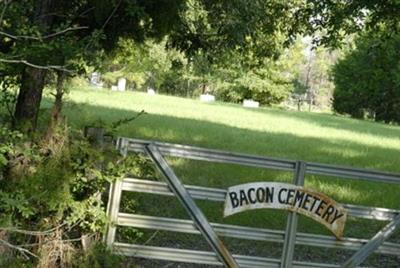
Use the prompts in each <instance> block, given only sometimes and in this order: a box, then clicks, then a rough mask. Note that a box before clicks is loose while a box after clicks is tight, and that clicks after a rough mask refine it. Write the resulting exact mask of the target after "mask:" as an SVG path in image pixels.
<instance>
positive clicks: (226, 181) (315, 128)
mask: <svg viewBox="0 0 400 268" xmlns="http://www.w3.org/2000/svg"><path fill="white" fill-rule="evenodd" d="M141 110H145V111H146V114H145V115H143V116H141V117H140V118H138V119H137V120H135V121H133V122H131V123H129V124H127V125H125V126H122V127H120V128H119V129H118V133H117V134H118V135H120V136H126V137H132V138H143V139H151V140H158V141H165V142H172V143H180V144H188V145H197V146H202V147H207V148H216V149H223V150H227V151H232V152H241V153H251V154H256V155H262V156H271V157H279V158H287V159H295V160H306V161H315V162H321V163H329V164H339V165H345V166H353V167H360V168H369V169H378V170H385V171H391V172H397V173H400V158H399V153H400V127H397V126H389V125H384V124H379V123H373V122H367V121H361V120H354V119H349V118H344V117H341V116H335V115H331V114H317V113H308V112H295V111H284V110H280V109H275V108H260V109H248V108H247V109H246V108H243V107H241V106H239V105H235V104H226V103H219V102H217V103H211V104H210V103H201V102H200V101H199V100H194V99H185V98H177V97H171V96H162V95H155V96H151V95H147V94H144V93H134V92H110V91H106V90H98V89H88V88H87V89H79V90H77V89H73V90H72V91H71V93H70V94H69V95H68V97H67V104H66V105H65V113H66V115H67V118H68V122H69V123H70V124H72V126H73V127H76V128H82V127H83V126H85V125H93V124H103V123H106V124H107V123H108V124H109V123H110V122H114V121H117V120H119V119H122V118H126V117H131V116H133V115H135V114H137V113H138V112H139V111H141ZM169 161H170V163H171V164H172V165H173V167H174V169H175V170H176V173H177V175H178V176H179V177H181V178H182V179H183V180H184V182H185V183H187V184H196V185H203V186H211V187H221V188H225V187H228V186H231V185H235V184H239V183H244V182H252V181H260V180H271V181H287V182H288V181H291V180H292V175H291V174H289V173H288V172H281V171H269V170H263V169H257V168H248V167H239V166H235V165H228V164H212V163H205V162H200V161H189V160H183V159H169ZM306 186H308V187H311V188H314V189H317V190H320V191H323V192H324V193H326V194H327V195H329V196H331V197H333V198H334V199H336V200H337V201H339V202H346V203H355V204H362V205H371V206H379V207H389V208H396V209H400V202H399V193H400V187H399V186H395V185H388V184H385V185H380V184H378V183H372V182H365V181H363V182H359V181H355V180H341V179H335V178H328V177H320V176H310V175H307V177H306ZM143 198H144V197H143ZM150 198H151V197H150ZM140 200H142V197H140ZM155 202H158V201H156V200H155V201H154V202H152V203H147V204H154V203H155ZM158 203H160V202H158ZM161 204H162V205H159V206H154V205H147V206H146V205H145V204H143V206H141V207H140V208H138V210H139V211H141V210H144V209H146V210H147V211H149V213H153V214H163V215H180V216H182V217H184V215H185V212H184V211H183V210H181V209H179V205H178V204H177V203H174V202H173V201H168V202H167V201H165V202H161ZM167 205H172V206H173V207H174V209H173V210H168V209H167ZM200 205H201V206H202V207H203V208H204V209H205V212H206V214H207V216H208V217H209V218H210V219H212V220H215V221H219V222H228V223H235V224H247V225H251V226H258V227H268V228H275V229H284V223H285V219H286V212H282V211H258V212H257V211H251V212H246V213H244V214H238V215H234V216H232V217H228V218H227V219H223V220H222V219H221V215H222V205H221V204H215V203H213V202H200ZM384 224H385V223H376V222H373V221H368V220H355V219H350V221H349V222H348V225H347V227H346V231H345V235H350V236H361V237H370V236H371V235H373V234H374V232H376V231H377V230H378V229H379V227H382V225H384ZM299 228H300V230H302V231H311V232H317V233H325V234H326V233H327V231H326V230H325V229H324V228H322V227H320V226H319V225H318V224H315V223H314V222H312V221H310V220H308V219H306V218H304V217H301V218H300V227H299ZM396 239H397V238H396Z"/></svg>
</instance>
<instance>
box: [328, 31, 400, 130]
mask: <svg viewBox="0 0 400 268" xmlns="http://www.w3.org/2000/svg"><path fill="white" fill-rule="evenodd" d="M399 47H400V35H399V34H396V35H391V36H388V35H387V30H386V29H385V28H381V30H380V31H375V32H371V31H368V32H366V33H364V34H363V35H361V36H360V37H359V38H358V39H357V40H356V48H355V49H354V50H352V51H349V52H348V53H347V54H346V55H345V56H344V58H343V59H341V60H340V61H339V62H338V64H337V65H336V66H335V67H334V69H333V75H334V82H335V87H336V88H335V92H334V103H333V107H334V109H335V111H337V112H339V113H345V114H349V115H351V116H353V117H356V118H364V117H368V118H371V119H374V120H376V121H384V122H386V123H389V122H397V123H398V122H400V109H399V107H400V76H399V70H400V64H399V63H400V50H399Z"/></svg>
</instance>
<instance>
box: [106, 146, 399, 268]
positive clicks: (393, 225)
mask: <svg viewBox="0 0 400 268" xmlns="http://www.w3.org/2000/svg"><path fill="white" fill-rule="evenodd" d="M117 149H119V150H120V152H121V153H122V154H123V155H125V156H126V155H127V153H128V152H129V151H134V152H141V153H146V154H147V156H149V157H150V158H151V160H152V161H153V163H154V164H155V165H156V167H157V169H158V171H159V172H160V173H161V175H162V177H164V179H165V180H166V182H167V184H168V186H169V188H170V190H171V191H172V192H173V193H174V196H176V197H177V198H178V200H179V201H180V203H181V204H182V205H183V207H184V208H185V209H186V211H187V213H188V214H189V216H190V217H191V218H192V220H193V222H194V224H195V226H196V228H197V229H198V230H199V231H200V233H201V234H202V236H203V237H204V238H205V239H206V241H207V242H208V244H209V245H210V246H211V248H212V249H213V250H214V252H215V254H216V256H217V257H218V259H219V260H220V261H221V262H222V264H223V265H225V266H226V267H229V268H236V267H239V265H238V263H237V261H236V260H235V259H236V258H237V256H234V255H232V254H231V253H230V252H229V250H228V249H227V248H226V247H225V245H224V244H223V242H222V241H221V240H220V239H219V237H218V235H217V234H216V232H215V231H214V229H213V227H212V226H211V224H210V222H209V221H208V220H207V219H206V217H205V216H204V214H203V213H202V211H201V210H200V208H199V207H198V206H197V205H196V203H195V201H194V200H193V198H192V196H191V194H190V192H189V190H188V189H187V188H186V187H185V185H183V184H182V183H181V181H180V180H179V178H178V177H177V176H176V174H175V173H174V171H173V169H172V168H171V167H170V166H169V165H168V163H167V162H166V161H165V159H164V158H163V155H170V156H178V157H183V158H187V159H195V160H206V161H210V162H223V163H234V164H241V165H247V166H256V167H263V168H270V169H271V168H272V169H278V170H290V171H293V172H294V178H293V184H294V185H297V186H303V185H304V181H305V175H306V174H307V173H308V174H319V175H327V176H336V177H340V178H353V179H362V180H370V181H375V182H384V183H395V184H400V175H398V174H393V173H387V172H381V171H374V170H364V169H355V168H348V167H340V166H333V165H325V164H319V163H310V162H304V161H291V160H281V159H274V158H266V157H258V156H252V155H245V154H236V153H229V152H224V151H220V150H210V149H203V148H199V147H193V146H185V145H177V144H168V143H161V142H152V141H145V140H137V139H129V138H118V140H117ZM210 156H214V158H213V157H211V158H210ZM122 191H123V181H121V180H119V181H116V182H115V183H113V184H112V185H111V187H110V192H109V201H108V205H107V213H108V215H109V216H110V219H111V221H112V222H114V223H117V222H118V214H119V206H120V200H121V195H122ZM350 207H351V206H350ZM360 207H361V206H353V209H354V208H356V209H355V210H357V209H360ZM361 208H363V207H361ZM367 209H369V210H370V212H371V214H373V212H376V214H383V215H384V216H382V215H380V216H381V217H385V216H386V218H385V219H386V220H387V219H391V222H390V223H389V224H387V225H386V226H385V227H384V228H382V229H381V230H380V231H379V232H378V233H377V234H376V235H375V236H374V237H372V238H371V239H370V240H369V241H368V242H367V243H363V244H364V245H363V246H361V247H360V248H359V249H358V250H357V251H356V252H355V253H354V254H353V255H352V256H351V257H350V258H349V259H348V260H347V261H346V262H345V263H344V264H343V265H342V266H341V267H356V266H358V265H359V264H361V263H362V262H363V261H364V260H365V259H366V258H367V257H368V256H369V255H371V254H372V253H373V252H375V251H376V250H377V249H378V248H379V247H380V246H382V245H383V244H384V242H385V241H386V240H387V239H388V238H389V237H390V235H392V234H393V233H394V232H395V231H396V229H397V228H398V227H399V226H400V211H396V210H390V209H377V208H367ZM360 211H361V212H360ZM360 211H358V213H361V214H360V215H362V214H363V213H365V211H363V209H361V210H360ZM353 212H354V211H353ZM288 213H289V214H288V217H287V223H286V231H285V233H284V242H283V252H282V257H281V260H280V261H279V266H280V267H281V268H286V267H292V266H293V264H295V265H296V262H293V255H294V248H295V244H296V236H297V222H298V214H297V213H296V212H288ZM377 216H378V217H377V218H376V219H377V220H379V215H377ZM115 234H116V226H115V225H113V224H111V225H110V226H109V227H108V230H107V233H106V236H105V242H106V243H107V245H108V246H113V245H115V244H118V243H116V242H115ZM396 245H398V244H396ZM133 246H134V245H133ZM242 257H243V256H242ZM275 262H276V260H275ZM297 263H298V264H300V266H301V265H302V264H309V265H311V266H314V265H322V264H316V263H301V262H300V263H299V262H297ZM296 266H298V265H296ZM311 266H310V267H311ZM324 266H326V267H334V266H329V265H324Z"/></svg>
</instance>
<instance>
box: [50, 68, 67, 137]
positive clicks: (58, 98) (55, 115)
mask: <svg viewBox="0 0 400 268" xmlns="http://www.w3.org/2000/svg"><path fill="white" fill-rule="evenodd" d="M64 82H65V73H64V72H63V71H58V72H57V85H56V94H54V97H55V100H54V104H53V108H52V109H51V117H50V122H49V125H48V128H47V134H46V140H51V139H52V138H53V135H54V132H55V130H56V128H57V126H58V125H59V124H60V122H61V121H62V120H61V109H62V98H63V96H64Z"/></svg>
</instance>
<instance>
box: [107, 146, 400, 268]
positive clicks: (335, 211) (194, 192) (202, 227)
mask: <svg viewBox="0 0 400 268" xmlns="http://www.w3.org/2000/svg"><path fill="white" fill-rule="evenodd" d="M117 146H118V149H120V151H121V153H122V154H124V155H126V154H127V153H128V152H137V153H145V154H146V155H147V156H148V157H149V158H150V159H151V160H152V161H153V162H154V164H155V166H156V168H157V169H158V171H159V175H160V177H161V178H160V179H162V181H158V180H154V179H153V180H146V179H138V178H124V179H123V180H118V181H116V182H114V183H113V184H112V185H111V188H110V197H109V202H108V206H107V211H108V215H109V216H110V219H111V221H112V222H113V223H114V224H111V225H109V227H108V231H107V234H106V236H105V241H106V242H107V245H109V246H112V247H113V248H114V249H115V250H116V252H118V253H119V254H124V255H126V256H132V257H138V258H148V259H156V260H165V261H174V262H187V263H197V264H203V265H224V266H225V267H228V268H237V267H240V268H265V267H281V268H289V267H326V268H328V267H329V268H331V267H332V268H334V267H335V268H336V267H339V265H340V267H346V268H347V267H358V265H360V264H361V263H363V261H364V260H365V259H366V258H367V257H368V256H369V255H371V254H372V253H380V254H384V255H392V256H397V257H400V243H394V242H391V241H386V240H387V239H388V238H389V237H390V236H391V235H392V234H393V233H394V232H395V231H396V230H397V229H398V228H399V227H400V210H394V209H388V208H376V207H367V206H360V205H357V204H339V203H338V202H336V201H334V200H332V199H331V198H330V197H328V196H326V195H324V194H322V193H319V192H316V191H315V190H312V189H308V188H305V187H304V183H305V179H306V175H307V174H313V175H326V176H334V177H337V178H343V179H348V178H352V179H358V180H361V181H363V180H367V181H375V182H378V183H392V184H399V185H400V174H391V173H386V172H381V171H374V170H363V169H356V168H350V167H340V166H331V165H326V164H321V163H312V162H304V161H294V160H286V159H274V158H268V157H260V156H254V155H246V154H238V153H231V152H225V151H219V150H212V149H205V148H199V147H193V146H186V145H179V144H168V143H160V142H151V141H143V140H135V139H128V138H120V139H119V140H118V143H117ZM165 156H173V157H183V158H186V159H191V160H203V161H209V162H216V163H227V164H238V165H243V166H251V167H259V168H266V169H272V170H281V171H290V172H293V184H288V183H280V182H255V183H248V184H242V185H236V186H232V187H230V188H228V189H220V188H211V187H204V186H197V185H185V184H183V183H182V181H181V180H180V179H179V177H178V176H177V175H176V174H175V172H174V170H173V169H172V167H171V166H169V164H168V163H167V161H166V159H165V158H164V157H165ZM126 191H128V192H140V193H146V194H154V195H163V196H171V197H172V196H173V197H175V198H177V199H178V200H179V201H180V203H181V205H182V206H183V207H184V208H185V209H186V211H187V212H188V215H189V216H190V219H180V218H171V217H162V216H160V215H152V216H150V215H142V214H133V213H125V212H123V211H121V210H120V202H121V196H122V193H123V192H126ZM196 200H207V201H212V202H225V211H224V214H225V216H229V215H232V214H235V213H238V212H241V211H244V210H248V209H258V208H273V209H285V210H288V216H287V221H286V228H285V230H277V229H265V228H254V227H250V226H240V225H235V224H223V223H218V222H209V221H208V219H207V217H206V216H205V215H204V214H203V212H202V211H201V209H200V207H199V206H197V204H196ZM298 214H303V215H306V216H308V217H311V218H313V219H314V220H316V221H318V222H320V223H321V224H323V225H325V226H326V227H328V228H329V229H330V230H331V231H332V232H333V233H334V234H335V236H336V238H341V239H339V240H338V239H335V238H334V237H332V235H320V234H312V233H304V232H298V231H297V224H298ZM347 217H353V218H363V219H369V220H379V221H390V222H389V223H388V224H387V225H386V226H385V227H384V228H382V229H381V230H380V231H379V232H378V233H376V235H374V236H373V237H372V238H371V239H370V240H367V239H365V238H356V237H342V235H343V229H344V226H345V222H346V219H347ZM123 226H126V227H134V228H144V229H150V230H162V231H168V232H177V233H185V234H191V235H201V236H202V237H203V238H204V239H205V241H207V243H208V244H209V245H210V247H211V249H212V251H201V250H197V249H180V248H173V247H166V246H162V247H160V246H149V245H138V244H131V243H126V242H123V241H118V240H117V238H116V231H117V228H120V227H123ZM222 237H229V238H235V239H245V240H251V241H266V242H274V243H281V244H282V255H281V258H280V259H278V258H271V256H250V255H240V254H232V253H231V252H230V250H229V247H227V245H225V243H224V240H223V239H222ZM295 246H312V247H323V248H332V249H341V250H352V251H355V252H354V254H353V255H352V256H351V257H350V258H349V259H347V260H346V261H345V262H343V263H342V264H337V263H317V262H312V261H310V260H298V259H294V255H295Z"/></svg>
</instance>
